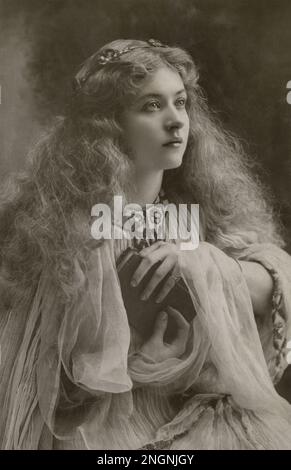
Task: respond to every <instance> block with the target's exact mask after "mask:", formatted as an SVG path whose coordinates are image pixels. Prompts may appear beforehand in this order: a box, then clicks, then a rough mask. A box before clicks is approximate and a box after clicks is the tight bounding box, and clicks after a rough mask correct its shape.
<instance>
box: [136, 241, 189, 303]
mask: <svg viewBox="0 0 291 470" xmlns="http://www.w3.org/2000/svg"><path fill="white" fill-rule="evenodd" d="M178 252H179V247H178V246H177V245H176V244H174V243H169V242H163V241H160V242H157V243H154V244H153V245H151V246H150V247H147V248H144V249H143V250H142V251H140V253H139V254H140V255H141V256H142V258H143V259H142V261H141V263H140V264H139V266H138V268H137V269H136V271H135V273H134V275H133V276H132V279H131V285H132V286H134V287H136V286H137V285H138V284H139V283H140V282H141V280H142V279H143V277H144V276H145V275H146V273H147V272H148V271H149V269H151V267H152V266H153V265H154V264H155V263H157V262H158V261H161V264H160V266H159V267H158V268H157V269H156V271H155V272H154V274H153V276H152V278H151V280H150V281H149V283H148V285H147V286H146V288H145V290H144V291H143V293H142V295H141V299H142V300H147V299H148V298H149V297H150V295H151V294H152V293H153V292H154V290H155V288H156V287H157V286H158V284H159V283H160V282H161V281H162V280H163V279H164V278H165V277H166V276H167V275H168V274H169V273H170V272H171V271H172V275H171V276H170V277H169V278H168V279H167V281H166V282H165V283H164V285H163V287H162V289H161V291H160V292H159V295H158V296H157V298H156V302H161V301H162V300H163V299H164V298H165V297H166V296H167V295H168V293H169V292H170V290H171V289H172V288H173V287H174V285H175V283H176V282H177V279H178V278H179V277H180V275H179V270H178Z"/></svg>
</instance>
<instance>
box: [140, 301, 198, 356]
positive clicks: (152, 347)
mask: <svg viewBox="0 0 291 470" xmlns="http://www.w3.org/2000/svg"><path fill="white" fill-rule="evenodd" d="M168 315H170V316H172V317H173V318H174V320H175V322H176V325H177V335H176V337H175V339H174V340H173V341H172V343H171V344H167V343H164V335H165V332H166V329H167V325H168ZM189 330H190V324H189V323H188V322H187V321H186V320H185V318H184V317H183V315H181V313H180V312H178V310H176V309H174V308H172V307H167V309H166V311H163V312H160V313H159V315H158V316H157V319H156V322H155V326H154V332H153V334H152V336H151V337H150V339H149V340H148V341H147V342H146V343H144V344H143V346H142V347H141V349H140V352H141V353H143V354H145V355H146V356H147V357H149V358H150V359H152V360H154V361H155V362H162V361H165V360H166V359H170V358H173V357H176V358H178V357H181V356H182V355H183V354H184V352H185V349H186V345H187V340H188V335H189Z"/></svg>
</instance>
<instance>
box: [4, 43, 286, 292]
mask: <svg viewBox="0 0 291 470" xmlns="http://www.w3.org/2000/svg"><path fill="white" fill-rule="evenodd" d="M128 46H140V47H137V48H134V49H133V50H131V51H129V52H126V53H125V54H122V55H121V56H120V57H119V59H118V60H116V61H112V62H108V63H106V64H105V65H100V64H98V60H97V59H98V57H100V53H101V52H102V51H105V49H108V48H111V49H114V50H118V51H121V50H124V48H125V47H128ZM145 46H148V44H147V43H146V42H143V41H136V40H117V41H114V42H112V43H110V44H107V45H106V46H104V48H102V49H101V50H99V51H98V53H96V54H94V55H93V56H91V57H90V58H89V59H87V61H86V62H85V63H84V64H83V66H82V68H81V69H80V71H79V72H78V73H77V75H76V78H75V84H76V87H75V92H74V93H73V94H72V98H71V100H70V102H69V103H68V106H67V108H66V113H65V115H64V116H63V117H61V118H58V119H57V120H56V123H55V124H54V126H53V127H52V128H51V129H50V130H49V131H48V132H46V133H45V135H44V136H43V137H42V138H41V139H40V140H39V142H38V144H37V145H36V146H35V147H34V148H33V149H32V151H31V154H30V160H29V165H28V168H27V171H26V172H25V173H24V174H22V175H20V176H19V177H18V178H17V179H16V180H15V181H14V184H13V187H11V185H10V188H9V189H8V190H7V191H2V198H1V204H0V266H1V278H2V282H6V283H7V285H10V286H17V287H18V288H23V289H25V288H26V287H27V286H28V285H30V286H31V285H35V284H36V283H37V282H38V279H39V276H40V273H41V272H42V270H43V268H44V266H46V267H47V268H48V269H49V270H50V272H51V274H52V278H53V279H55V281H56V283H57V284H58V285H59V287H61V291H62V292H63V293H64V294H65V297H66V298H67V297H68V296H71V295H72V293H75V292H76V289H77V283H78V276H77V275H76V261H78V263H79V264H78V265H79V266H81V267H84V269H85V267H86V259H87V258H86V257H87V256H88V253H89V252H90V249H92V243H94V242H93V240H92V238H91V237H90V218H91V217H90V214H91V208H92V206H93V205H94V204H96V203H97V202H104V203H108V204H111V203H112V200H113V196H114V195H117V194H118V195H122V196H123V197H124V199H125V201H126V197H127V191H126V188H127V187H128V184H129V182H130V184H131V185H132V184H134V181H133V174H134V173H133V163H132V161H131V160H130V158H129V157H128V155H127V154H126V142H124V141H123V133H122V126H121V121H120V114H121V113H122V110H124V109H125V108H126V107H127V106H128V105H129V104H130V103H131V102H132V101H133V100H134V99H135V97H136V96H137V94H138V93H139V91H140V88H141V87H142V86H143V83H144V80H145V79H146V78H147V77H148V76H149V75H150V74H152V73H154V72H155V70H157V69H158V68H159V67H165V66H167V67H170V68H171V69H174V70H176V71H177V72H178V73H179V74H180V76H181V78H182V80H183V82H184V86H185V88H186V91H187V94H188V101H187V111H188V114H189V118H190V134H189V141H188V145H187V148H186V151H185V154H184V157H183V163H182V165H181V166H180V167H179V168H177V169H173V170H168V171H166V172H165V174H164V179H163V188H164V190H165V191H166V194H167V195H168V197H169V199H170V200H171V201H173V202H187V203H189V202H190V203H198V204H200V211H201V222H202V223H203V226H204V232H205V236H206V240H207V241H209V242H210V243H213V244H215V245H216V246H218V247H219V248H221V249H223V250H225V251H226V252H228V253H229V254H230V255H233V256H237V255H238V254H239V253H240V251H241V250H243V249H244V248H246V247H247V246H248V245H249V244H251V243H253V242H271V243H275V244H277V245H279V246H282V245H283V240H282V236H281V230H280V225H279V224H278V222H277V221H276V220H275V216H274V212H273V209H272V205H271V202H270V199H269V196H268V193H267V192H266V191H265V189H264V188H263V186H262V184H261V183H259V181H258V180H257V179H256V178H255V177H254V176H253V174H252V166H253V162H252V161H251V160H250V159H248V158H247V156H246V155H245V154H244V152H243V149H242V147H241V145H240V143H239V142H238V140H237V139H236V138H235V137H233V136H232V135H231V134H230V133H228V132H226V131H225V130H223V129H222V127H221V126H220V124H219V122H217V121H216V119H215V118H214V117H213V115H212V114H211V113H210V111H209V110H208V108H207V104H206V100H205V97H204V95H203V92H202V90H201V88H200V87H199V85H198V73H197V68H196V66H195V65H194V63H193V60H192V58H191V57H190V55H189V54H188V53H187V52H185V51H184V50H182V49H181V48H178V47H145ZM95 243H96V242H95Z"/></svg>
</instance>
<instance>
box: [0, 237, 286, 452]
mask: <svg viewBox="0 0 291 470" xmlns="http://www.w3.org/2000/svg"><path fill="white" fill-rule="evenodd" d="M131 243H132V242H131V241H130V240H117V241H114V242H113V241H111V240H107V241H105V242H104V243H103V244H102V245H101V246H99V247H98V248H95V249H92V251H91V255H90V257H89V259H88V262H87V266H86V269H84V268H83V269H81V267H80V266H79V265H76V275H77V276H78V277H79V281H80V285H81V286H82V289H80V292H81V294H79V295H78V296H77V297H76V298H75V299H74V301H72V302H68V303H63V302H61V301H60V297H59V295H58V292H57V289H56V287H55V284H54V283H53V282H52V279H51V278H50V276H49V273H48V272H46V270H45V269H44V270H43V273H42V275H41V277H40V279H39V283H38V285H37V286H36V287H32V288H31V290H29V291H27V292H25V294H23V295H22V296H21V298H17V296H16V298H15V301H14V302H12V303H11V304H10V306H9V307H7V305H6V303H5V302H2V304H0V305H1V314H0V345H1V365H0V367H1V371H0V407H1V410H3V411H2V413H1V423H0V440H1V448H3V449H43V448H55V449H86V448H87V449H138V448H141V447H144V446H145V447H146V448H157V449H162V448H168V449H291V406H290V405H289V404H288V403H287V402H286V401H285V400H284V399H283V398H281V397H280V396H279V395H278V394H277V393H276V391H275V388H274V385H273V383H272V379H273V380H274V381H277V380H278V378H279V377H280V375H281V374H282V373H283V371H284V368H285V367H286V366H287V363H286V361H285V355H284V346H285V343H286V341H284V340H286V337H290V336H288V335H289V333H290V314H291V289H290V286H291V261H290V257H289V256H288V255H287V254H286V253H284V252H283V251H282V250H280V249H279V248H277V247H275V246H273V245H269V244H253V245H252V246H250V247H249V248H246V249H245V251H244V253H243V254H241V259H245V260H252V261H257V262H260V263H262V264H263V265H264V266H265V267H266V269H268V270H269V271H270V272H272V273H273V274H275V275H276V280H277V281H276V287H277V288H278V289H279V291H280V311H279V315H280V321H278V319H276V318H274V316H273V317H272V316H269V317H266V319H265V320H264V322H262V323H261V324H258V325H257V324H256V322H255V319H254V313H253V309H252V304H251V299H250V295H249V292H248V288H247V285H246V281H245V279H244V277H243V275H242V272H241V270H240V269H239V266H238V264H237V263H236V262H235V261H234V260H233V259H232V258H230V257H229V256H227V255H226V254H225V253H223V252H222V251H221V250H219V249H218V248H216V247H214V246H212V245H209V244H208V243H206V242H202V243H201V244H200V247H199V249H197V250H193V251H191V252H189V251H184V252H183V251H180V254H179V266H180V270H181V274H182V276H183V278H184V281H185V282H186V284H187V286H188V289H189V291H190V293H191V297H192V301H193V304H194V307H195V309H196V312H197V315H196V317H195V318H194V320H193V322H192V325H191V332H190V335H189V339H188V343H187V348H186V351H185V353H184V355H183V356H182V357H180V358H172V359H167V360H165V361H163V362H159V363H156V362H155V361H153V360H152V359H150V358H149V357H146V356H143V355H142V354H141V353H140V352H139V347H140V344H141V338H139V337H138V335H137V334H136V332H135V331H133V330H130V327H129V325H128V321H127V316H126V311H125V308H124V304H123V300H122V295H121V291H120V286H119V280H118V276H117V272H116V259H117V258H118V256H119V254H120V253H121V252H122V251H123V250H124V249H125V248H126V246H128V245H130V244H131ZM210 266H211V269H208V267H210ZM3 290H4V287H3V289H2V292H3ZM1 298H3V299H4V293H3V294H1ZM277 313H278V312H277ZM274 324H275V327H276V328H275V329H274ZM278 328H279V330H280V339H281V343H280V344H281V346H282V347H280V348H278V347H276V341H277V340H278V337H277V336H276V334H277V333H278V331H279V330H278ZM274 335H275V336H274ZM275 340H276V341H275Z"/></svg>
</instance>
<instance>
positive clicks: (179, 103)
mask: <svg viewBox="0 0 291 470" xmlns="http://www.w3.org/2000/svg"><path fill="white" fill-rule="evenodd" d="M186 102H187V99H186V98H179V99H178V100H177V101H176V105H177V106H178V107H179V108H183V107H184V106H186Z"/></svg>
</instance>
